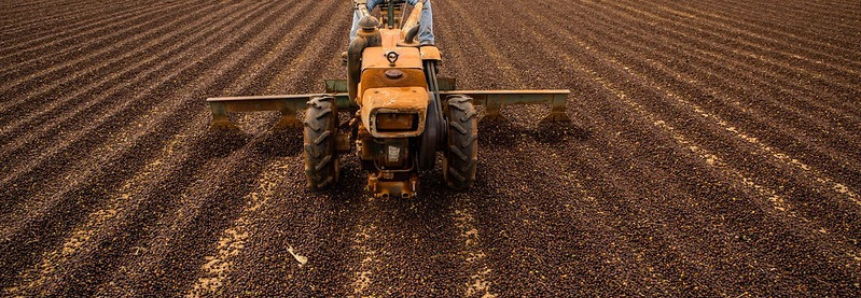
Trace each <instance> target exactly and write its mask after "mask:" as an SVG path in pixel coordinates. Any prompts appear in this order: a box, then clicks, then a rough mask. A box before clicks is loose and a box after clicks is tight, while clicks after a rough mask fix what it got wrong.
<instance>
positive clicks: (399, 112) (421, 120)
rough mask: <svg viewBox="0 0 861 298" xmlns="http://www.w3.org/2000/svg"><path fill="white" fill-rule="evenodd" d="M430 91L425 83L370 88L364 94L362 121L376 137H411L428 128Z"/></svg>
mask: <svg viewBox="0 0 861 298" xmlns="http://www.w3.org/2000/svg"><path fill="white" fill-rule="evenodd" d="M428 98H429V95H428V92H427V89H425V88H422V87H393V88H392V87H390V88H369V89H366V90H365V93H364V94H363V95H362V107H361V111H360V113H361V117H362V124H363V125H364V126H365V127H366V128H367V129H368V131H369V132H370V133H371V135H372V136H374V137H375V138H407V137H415V136H419V135H421V134H422V133H423V132H424V130H425V117H426V116H427V109H428Z"/></svg>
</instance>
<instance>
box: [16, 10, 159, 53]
mask: <svg viewBox="0 0 861 298" xmlns="http://www.w3.org/2000/svg"><path fill="white" fill-rule="evenodd" d="M127 3H133V4H135V5H137V6H129V5H127ZM144 5H146V3H144V2H142V1H126V2H117V3H111V5H110V6H100V7H99V9H93V8H92V7H90V6H81V7H80V8H79V9H78V10H76V11H71V12H69V13H67V14H66V15H62V16H48V17H45V18H37V19H28V22H16V23H15V25H17V27H16V28H8V29H3V30H2V32H3V33H2V36H3V37H4V38H6V39H7V40H6V41H5V42H4V43H3V44H4V46H3V47H2V51H0V57H2V58H0V59H5V58H6V57H8V56H9V53H14V51H9V50H11V49H14V48H16V47H18V49H16V51H20V50H22V49H27V48H28V47H32V46H33V45H36V44H38V43H40V42H45V41H49V40H51V39H49V36H50V37H53V38H56V37H57V36H59V35H57V34H56V33H53V34H44V35H42V36H39V37H38V38H33V36H34V35H36V34H39V33H49V32H55V30H57V31H58V28H61V29H62V31H65V32H68V33H69V34H75V33H77V32H78V31H82V30H85V29H86V28H91V27H92V26H98V24H100V23H105V21H107V20H111V19H115V18H117V17H118V16H121V15H126V16H128V15H133V13H132V12H130V11H129V10H130V9H131V10H134V9H139V8H140V7H143V6H144ZM147 7H152V5H149V6H147ZM82 12H83V13H82ZM67 36H68V35H67ZM27 37H29V38H27ZM24 44H28V45H29V46H28V47H21V45H24Z"/></svg>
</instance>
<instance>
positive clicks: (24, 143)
mask: <svg viewBox="0 0 861 298" xmlns="http://www.w3.org/2000/svg"><path fill="white" fill-rule="evenodd" d="M201 13H203V12H201ZM206 14H207V15H209V16H211V18H199V19H196V20H195V21H197V22H200V23H193V24H192V26H189V27H190V28H189V30H194V31H192V32H194V34H191V35H189V36H186V35H187V34H188V33H189V31H187V30H185V31H184V30H177V31H175V32H174V33H172V34H169V35H165V36H162V37H159V38H157V39H154V40H152V41H150V42H147V45H148V47H143V48H141V49H140V50H143V51H147V50H151V49H152V48H156V47H157V48H159V49H161V52H157V53H152V54H151V56H149V57H147V58H145V59H143V60H141V61H137V62H136V63H134V64H132V65H128V64H127V62H123V60H118V61H116V62H114V63H112V64H107V65H104V68H105V70H104V71H103V72H106V73H107V76H105V77H102V78H101V79H100V80H99V81H97V82H91V83H90V84H87V85H84V86H82V88H81V89H78V90H75V91H73V92H71V93H69V94H68V95H66V96H63V97H61V98H57V99H54V100H52V101H51V102H50V103H48V104H46V105H41V106H42V109H41V110H39V111H38V112H37V113H36V114H34V115H31V116H30V117H23V116H22V115H17V119H16V120H18V121H15V122H12V123H10V124H9V125H8V126H6V127H4V128H3V134H2V135H0V141H2V142H4V143H8V144H13V145H10V146H8V147H7V148H4V150H2V151H0V156H15V155H26V154H27V152H28V150H32V149H34V147H35V146H38V145H39V144H40V143H41V144H50V140H51V139H48V140H45V137H46V136H48V137H50V138H59V137H61V135H59V134H58V133H57V130H59V129H61V128H62V127H65V126H68V125H69V124H70V122H71V123H77V122H80V121H86V120H85V119H90V118H91V117H93V114H94V112H97V111H94V109H97V108H98V109H105V108H106V107H110V105H112V104H116V103H117V102H119V101H121V100H123V98H121V97H119V96H116V95H117V94H118V93H120V92H124V91H126V90H128V89H129V88H131V87H137V86H138V85H139V84H141V82H144V79H146V78H148V77H149V76H150V75H151V74H154V73H158V72H160V71H163V67H165V66H166V65H171V64H173V63H176V62H177V61H179V60H181V59H184V53H187V52H189V51H191V50H192V49H193V48H194V46H195V45H196V43H198V42H200V40H201V39H203V38H205V37H207V36H208V35H211V34H213V33H214V32H217V30H218V27H217V25H216V26H212V24H213V23H215V22H222V23H223V22H226V21H227V20H223V19H218V18H217V12H216V13H206ZM192 16H193V15H192ZM198 26H204V27H207V28H209V29H208V30H196V29H194V28H196V27H198ZM179 36H183V37H185V38H183V39H179V38H178V37H179ZM174 41H175V42H181V43H180V44H178V45H173V44H171V43H170V42H174ZM130 57H132V56H130ZM55 88H58V89H59V88H60V85H56V87H55ZM90 94H99V96H98V97H96V98H87V96H88V95H90ZM56 113H61V114H59V115H57V114H56ZM25 128H26V129H25ZM20 137H23V138H25V139H23V140H20V139H19V138H20ZM37 140H41V142H37Z"/></svg>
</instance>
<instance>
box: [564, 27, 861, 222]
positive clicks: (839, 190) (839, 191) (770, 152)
mask: <svg viewBox="0 0 861 298" xmlns="http://www.w3.org/2000/svg"><path fill="white" fill-rule="evenodd" d="M557 34H562V33H561V32H560V33H557ZM575 42H577V43H580V46H581V47H583V48H586V49H589V52H593V51H595V50H592V49H591V48H593V46H590V45H586V44H583V43H582V41H576V40H575ZM593 55H596V56H599V57H601V56H603V55H601V54H599V53H598V52H595V53H594V54H593ZM600 60H602V61H608V62H611V63H613V64H615V65H614V66H613V68H615V69H625V70H626V71H625V72H626V73H628V74H631V75H632V76H635V77H636V81H637V82H638V83H640V84H643V85H644V86H653V85H657V86H660V84H655V83H654V82H649V80H648V79H646V78H644V77H642V76H639V75H636V74H634V73H632V72H631V71H630V70H628V67H627V66H624V65H619V63H618V62H617V61H615V59H613V58H612V57H608V56H604V57H603V58H601V59H600ZM657 90H658V91H659V92H660V93H663V94H664V95H663V96H669V98H670V99H675V100H677V101H679V102H680V103H682V104H683V105H693V104H692V103H690V102H689V101H686V100H684V99H682V98H681V97H680V96H678V95H676V94H674V93H672V92H670V91H668V90H665V89H663V88H660V87H657ZM692 109H693V111H691V113H690V114H691V115H701V116H702V117H703V118H705V119H703V120H701V121H708V123H710V124H709V125H708V126H707V127H712V126H717V127H719V128H722V129H724V130H726V131H725V132H724V134H726V133H727V132H729V133H732V134H733V135H735V137H736V138H738V139H739V141H743V142H742V143H744V142H749V143H751V142H752V143H751V145H754V146H756V147H759V148H757V149H758V150H760V151H764V152H763V153H765V154H763V156H765V157H766V158H771V159H774V160H775V161H777V162H781V163H785V164H786V165H788V166H791V167H797V169H794V170H793V171H796V172H802V173H804V175H811V176H814V177H826V176H822V175H821V174H819V173H817V172H814V171H809V170H810V167H809V166H807V165H805V164H803V163H801V162H799V161H798V160H795V159H793V158H791V157H790V156H787V155H786V154H784V153H780V152H775V151H776V150H775V149H774V148H771V147H769V146H767V145H764V144H761V143H759V142H758V141H757V139H755V138H751V137H749V136H747V135H746V134H744V133H743V132H739V131H738V129H737V128H735V127H732V126H728V125H727V124H726V122H725V121H724V120H721V119H720V117H718V116H715V115H709V114H708V113H707V112H705V111H703V109H702V108H701V107H699V106H696V105H694V107H693V108H692ZM715 122H716V123H715ZM713 124H717V125H713ZM688 125H690V124H688ZM706 139H710V138H706ZM744 159H745V160H748V158H744ZM749 162H750V161H746V163H749ZM747 166H750V165H743V166H742V167H747ZM768 167H770V166H768ZM783 171H784V170H780V172H783ZM826 178H827V177H826ZM784 179H785V178H780V179H778V181H782V180H784ZM806 181H810V180H806ZM816 181H817V182H816V183H820V185H821V187H814V188H816V189H818V190H819V191H825V192H828V193H832V194H836V195H837V196H840V197H847V198H848V199H849V200H850V201H853V202H855V201H857V199H853V196H854V193H848V192H846V189H845V186H844V185H843V184H840V183H836V182H833V181H825V180H823V179H817V180H816ZM823 182H825V183H823ZM779 183H780V182H778V184H779ZM808 183H809V182H808ZM810 195H812V194H806V195H805V197H806V196H810ZM825 198H826V199H831V198H830V197H825ZM793 199H795V198H793ZM831 200H833V199H831ZM820 204H821V203H820ZM804 205H805V209H806V208H808V207H806V205H807V203H804ZM831 205H832V206H830V207H827V208H826V209H828V208H836V207H841V205H843V204H841V203H840V202H839V201H837V202H835V203H832V204H831ZM846 207H849V208H852V207H851V206H842V208H846ZM856 207H857V206H856ZM842 208H837V209H842ZM817 211H818V210H817V209H815V208H814V209H813V211H810V210H808V212H814V213H817ZM817 216H820V215H817ZM832 216H834V215H831V214H828V213H826V215H825V217H826V218H830V217H832ZM839 218H840V217H838V219H839ZM846 220H849V221H856V220H857V218H855V217H853V216H851V215H850V216H849V218H848V219H846V218H844V219H843V220H842V221H846ZM837 222H841V221H837ZM845 232H848V233H850V236H849V238H850V239H851V238H852V237H853V236H851V233H853V232H852V231H845ZM843 233H844V232H841V233H840V234H843Z"/></svg>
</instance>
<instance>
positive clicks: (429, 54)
mask: <svg viewBox="0 0 861 298" xmlns="http://www.w3.org/2000/svg"><path fill="white" fill-rule="evenodd" d="M419 52H420V56H421V58H422V60H437V61H439V60H442V53H440V51H439V48H437V47H435V46H423V47H421V48H419Z"/></svg>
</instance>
